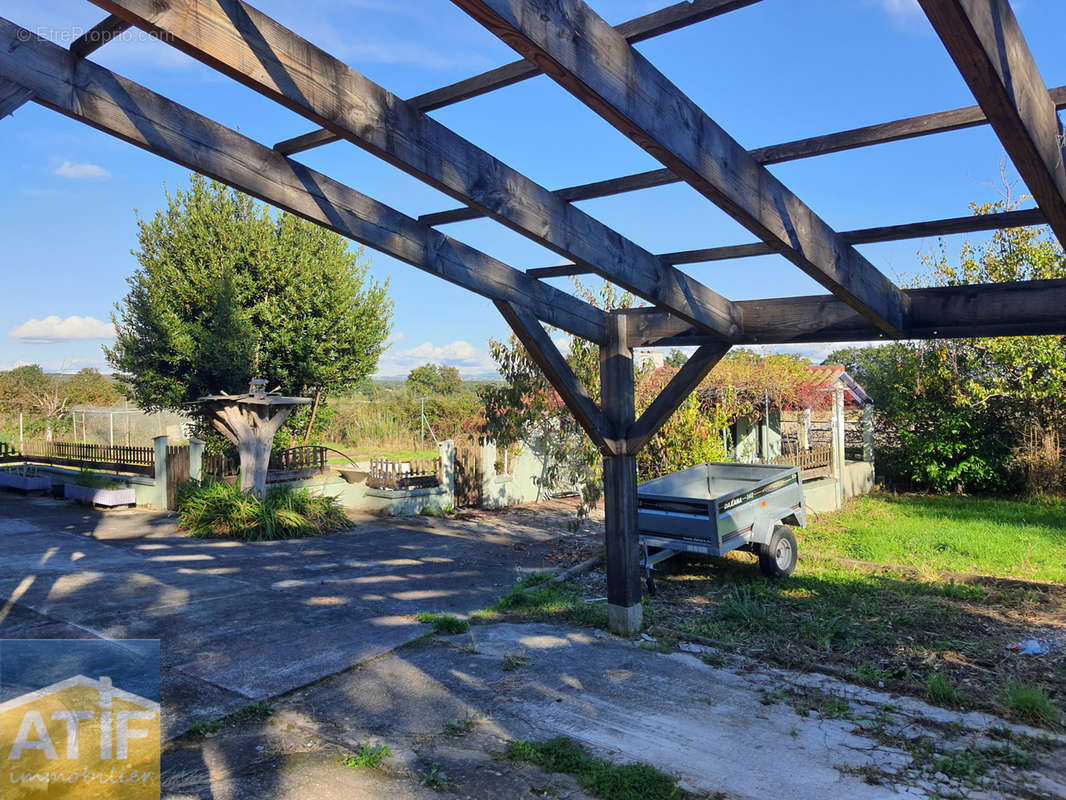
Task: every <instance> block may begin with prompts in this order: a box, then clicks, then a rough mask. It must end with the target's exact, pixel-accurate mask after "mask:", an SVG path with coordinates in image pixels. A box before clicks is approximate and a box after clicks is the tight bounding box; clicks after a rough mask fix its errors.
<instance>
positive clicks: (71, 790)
mask: <svg viewBox="0 0 1066 800" xmlns="http://www.w3.org/2000/svg"><path fill="white" fill-rule="evenodd" d="M93 676H95V677H93ZM161 741H162V730H161V725H160V710H159V642H158V641H142V640H138V641H110V640H92V639H89V640H84V639H76V640H70V639H66V640H0V800H24V799H25V800H30V798H32V800H47V799H48V798H60V797H62V798H69V800H82V798H109V800H158V798H159V796H160V779H159V753H160V746H161Z"/></svg>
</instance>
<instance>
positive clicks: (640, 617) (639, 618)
mask: <svg viewBox="0 0 1066 800" xmlns="http://www.w3.org/2000/svg"><path fill="white" fill-rule="evenodd" d="M643 625H644V606H642V605H641V604H640V603H636V604H635V605H631V606H616V605H614V604H613V603H608V604H607V629H608V630H609V631H610V632H611V633H613V634H615V635H616V636H627V637H628V636H636V635H637V634H638V633H640V629H641V627H642V626H643Z"/></svg>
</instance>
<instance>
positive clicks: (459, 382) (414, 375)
mask: <svg viewBox="0 0 1066 800" xmlns="http://www.w3.org/2000/svg"><path fill="white" fill-rule="evenodd" d="M407 386H408V388H410V390H411V391H412V392H414V393H415V394H417V395H449V394H458V393H459V392H461V391H462V390H463V379H462V378H461V377H460V376H459V370H458V369H457V368H455V367H449V366H446V365H444V364H423V365H422V366H420V367H415V368H414V369H412V370H411V373H410V374H409V375H408V376H407Z"/></svg>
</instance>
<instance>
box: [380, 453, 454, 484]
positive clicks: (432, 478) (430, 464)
mask: <svg viewBox="0 0 1066 800" xmlns="http://www.w3.org/2000/svg"><path fill="white" fill-rule="evenodd" d="M440 482H441V460H440V459H439V458H415V459H411V460H410V461H394V460H392V459H388V458H372V459H370V475H369V477H368V478H367V480H366V485H367V486H369V487H370V488H371V489H430V488H433V487H434V486H440Z"/></svg>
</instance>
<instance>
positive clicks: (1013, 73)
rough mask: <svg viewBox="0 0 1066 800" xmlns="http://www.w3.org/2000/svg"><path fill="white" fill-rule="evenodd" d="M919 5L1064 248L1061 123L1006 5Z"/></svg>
mask: <svg viewBox="0 0 1066 800" xmlns="http://www.w3.org/2000/svg"><path fill="white" fill-rule="evenodd" d="M919 2H920V3H921V6H922V8H923V9H924V10H925V13H926V16H927V17H929V21H930V22H932V24H933V27H934V28H935V29H936V32H937V34H938V35H939V36H940V39H941V41H942V42H943V43H944V46H945V47H946V48H947V50H948V53H949V54H950V55H951V58H952V60H953V61H954V62H955V64H956V66H958V68H959V72H961V73H962V77H963V78H964V79H965V80H966V83H967V85H968V86H969V87H970V91H972V92H973V94H974V97H975V98H977V102H978V103H979V104H980V106H981V108H982V109H984V112H985V114H986V115H987V116H988V120H989V122H991V123H992V127H993V128H994V129H995V131H996V134H997V135H998V136H999V140H1000V141H1001V142H1002V143H1003V147H1004V149H1005V150H1006V151H1007V154H1008V155H1009V156H1010V157H1011V161H1013V162H1014V166H1015V168H1016V169H1017V170H1018V174H1020V175H1021V176H1022V179H1023V180H1024V181H1025V183H1026V185H1027V186H1028V187H1029V191H1030V192H1032V194H1033V197H1035V198H1036V201H1037V203H1038V204H1039V205H1040V208H1041V209H1043V211H1044V216H1045V217H1046V218H1047V222H1048V224H1049V225H1050V226H1051V229H1052V230H1053V231H1055V235H1056V236H1057V237H1058V238H1059V241H1060V242H1062V243H1063V244H1066V165H1064V164H1063V157H1064V153H1066V149H1064V147H1063V145H1064V144H1066V142H1064V140H1063V129H1062V123H1061V122H1060V121H1059V115H1058V113H1057V111H1056V107H1055V101H1054V100H1052V98H1051V95H1050V94H1049V93H1048V90H1047V86H1046V85H1045V84H1044V80H1043V78H1041V77H1040V71H1039V70H1038V69H1037V66H1036V62H1035V61H1033V56H1032V53H1030V52H1029V46H1028V44H1026V41H1025V37H1024V36H1022V32H1021V29H1020V28H1019V27H1018V20H1017V18H1016V17H1015V16H1014V11H1013V10H1012V9H1011V7H1010V3H1009V2H1007V0H919Z"/></svg>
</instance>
